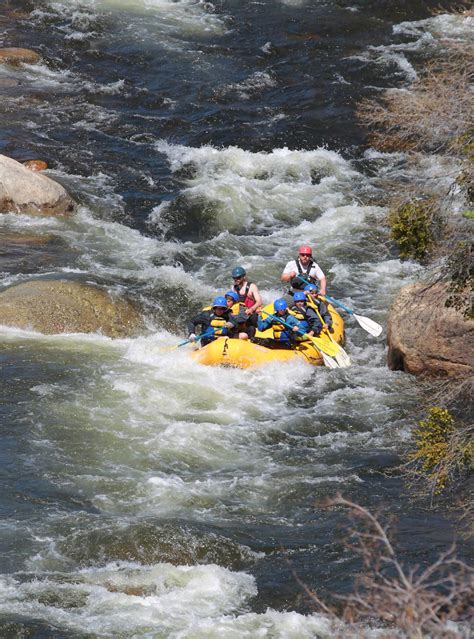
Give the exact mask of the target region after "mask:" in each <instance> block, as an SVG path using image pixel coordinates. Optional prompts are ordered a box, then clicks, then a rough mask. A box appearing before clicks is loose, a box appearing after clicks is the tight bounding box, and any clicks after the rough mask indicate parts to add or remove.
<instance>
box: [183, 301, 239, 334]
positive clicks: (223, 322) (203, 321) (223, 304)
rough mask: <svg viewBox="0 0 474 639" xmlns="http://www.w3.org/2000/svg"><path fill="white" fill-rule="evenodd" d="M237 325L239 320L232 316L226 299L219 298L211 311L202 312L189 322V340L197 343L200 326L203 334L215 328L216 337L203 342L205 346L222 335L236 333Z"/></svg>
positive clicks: (213, 303)
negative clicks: (197, 332)
mask: <svg viewBox="0 0 474 639" xmlns="http://www.w3.org/2000/svg"><path fill="white" fill-rule="evenodd" d="M237 323H238V322H237V319H236V318H235V317H234V315H232V313H231V310H230V308H228V307H227V301H226V299H225V297H223V296H218V297H216V298H215V299H214V301H213V302H212V306H211V308H210V309H207V310H203V311H201V312H200V313H198V314H197V315H196V316H195V317H193V319H192V320H191V321H190V322H189V324H188V332H189V337H188V339H189V340H190V341H191V342H195V341H196V339H197V336H196V330H197V327H198V326H200V327H201V332H202V333H205V332H206V331H207V330H208V329H209V328H213V329H214V331H215V332H214V335H212V336H209V337H206V338H204V339H203V340H201V341H202V345H203V346H204V345H206V344H209V342H212V341H213V340H215V339H216V337H219V336H220V335H230V331H234V330H235V329H236V328H237ZM246 337H247V336H246Z"/></svg>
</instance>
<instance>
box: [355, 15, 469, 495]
mask: <svg viewBox="0 0 474 639" xmlns="http://www.w3.org/2000/svg"><path fill="white" fill-rule="evenodd" d="M459 13H462V14H463V15H464V16H466V17H472V16H473V15H474V11H473V10H472V9H471V10H469V11H466V10H464V9H460V10H459ZM473 51H474V47H473V46H472V45H470V44H467V43H463V44H458V43H453V42H450V41H446V42H444V43H443V49H442V50H441V51H440V52H439V56H438V57H437V58H435V59H434V60H431V61H430V62H429V63H427V64H426V66H425V67H424V68H422V69H419V70H418V71H419V77H418V79H417V80H416V81H415V82H414V83H413V84H412V85H411V86H410V89H409V90H402V91H400V90H389V91H386V92H385V94H383V96H382V98H381V100H377V101H373V100H365V101H363V102H362V103H361V104H360V105H359V108H358V117H359V120H360V122H361V123H362V124H363V125H364V126H366V127H367V128H369V129H370V134H369V142H370V143H371V145H372V146H374V147H375V148H377V149H379V150H381V151H390V152H394V151H395V152H396V151H402V152H404V153H405V154H406V156H407V162H408V163H409V164H410V165H411V166H412V167H416V166H420V165H421V163H422V162H423V161H424V160H426V158H427V157H430V156H436V157H438V159H440V160H444V161H446V160H447V162H446V166H447V167H448V168H447V173H448V174H447V176H446V177H447V178H448V179H447V180H446V182H445V183H446V184H447V185H448V186H446V187H441V188H440V185H439V181H438V180H436V182H437V183H436V185H434V184H433V180H432V179H431V180H430V179H428V178H426V179H419V178H417V179H413V180H411V181H410V183H409V184H408V185H407V184H405V183H404V184H400V183H395V184H393V186H392V188H391V189H390V190H389V196H388V202H387V203H386V204H387V206H388V209H389V213H388V217H387V223H388V226H389V233H390V238H391V240H392V241H393V242H394V243H395V245H396V246H397V248H398V251H399V255H400V257H401V258H402V259H413V260H417V261H419V262H420V263H422V264H423V265H425V271H424V276H423V278H424V279H426V280H428V281H431V282H433V283H434V282H444V283H445V284H446V286H447V291H448V295H447V299H446V301H445V306H447V307H452V308H454V309H456V310H457V311H459V313H460V314H462V315H463V317H464V318H465V319H466V321H467V320H469V319H473V317H474V311H473V306H472V292H473V290H474V271H473V261H472V208H473V195H474V189H473V157H474V142H473V135H472V134H473V131H472V119H471V116H472V64H473V59H474V55H473ZM400 192H404V193H405V196H404V197H403V198H400V196H399V195H398V194H399V193H400ZM455 197H456V208H457V209H459V202H460V201H462V202H463V209H464V210H463V211H462V213H463V214H462V215H460V212H459V210H455V205H454V198H455ZM440 384H441V389H442V390H440V392H438V393H437V397H438V399H440V400H441V405H440V406H431V407H430V406H428V407H427V415H426V418H425V419H424V420H421V421H420V422H419V423H418V425H417V426H416V427H415V429H414V431H413V444H414V448H413V450H412V451H410V452H409V453H408V457H407V461H408V464H407V466H406V467H405V468H406V472H407V474H408V476H409V478H410V479H413V478H414V476H415V475H416V477H417V479H418V480H422V479H424V482H423V483H424V486H425V494H426V495H429V496H430V500H431V501H432V500H433V497H434V496H441V495H442V494H443V492H444V491H446V490H448V489H452V488H453V486H456V485H458V484H459V482H462V480H464V479H466V477H467V476H468V475H469V472H470V470H472V427H471V426H470V425H469V418H470V416H469V414H466V406H467V407H468V406H469V398H470V397H471V396H472V389H473V374H472V368H471V371H470V373H468V374H466V375H464V376H463V378H462V379H461V380H460V379H456V378H453V380H452V381H448V382H432V383H428V384H427V388H428V393H427V394H430V395H432V394H433V393H435V392H436V388H437V386H439V385H440ZM465 399H467V400H468V402H467V403H466V402H465V401H464V400H465ZM449 411H452V412H453V414H451V412H449ZM467 412H469V411H467ZM456 424H457V427H456Z"/></svg>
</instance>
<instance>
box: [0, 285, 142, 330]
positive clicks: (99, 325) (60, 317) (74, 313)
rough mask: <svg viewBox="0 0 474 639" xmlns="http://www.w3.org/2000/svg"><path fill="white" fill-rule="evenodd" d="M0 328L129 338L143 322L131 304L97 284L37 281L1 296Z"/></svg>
mask: <svg viewBox="0 0 474 639" xmlns="http://www.w3.org/2000/svg"><path fill="white" fill-rule="evenodd" d="M0 324H4V325H6V326H14V327H17V328H22V329H26V330H33V331H37V332H39V333H45V334H47V335H53V334H56V333H102V334H104V335H108V336H109V337H129V336H131V335H135V334H137V333H138V332H140V331H142V330H143V328H144V326H143V321H142V318H141V316H140V314H139V313H138V311H137V310H136V309H135V307H134V306H133V305H132V304H131V303H130V302H128V301H125V300H123V299H113V298H112V297H111V296H110V295H109V294H108V293H107V291H105V290H103V289H101V288H99V287H98V286H95V285H93V284H83V283H82V282H73V281H68V280H34V281H31V282H26V283H23V284H18V285H16V286H12V287H10V288H8V289H6V290H4V291H2V292H1V293H0Z"/></svg>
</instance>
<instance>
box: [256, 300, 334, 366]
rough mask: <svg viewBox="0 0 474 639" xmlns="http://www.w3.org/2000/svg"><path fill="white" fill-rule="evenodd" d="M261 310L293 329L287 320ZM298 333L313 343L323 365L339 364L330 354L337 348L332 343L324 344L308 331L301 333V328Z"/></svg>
mask: <svg viewBox="0 0 474 639" xmlns="http://www.w3.org/2000/svg"><path fill="white" fill-rule="evenodd" d="M261 312H262V313H265V315H268V317H271V318H272V319H273V320H275V321H276V322H279V323H280V324H283V326H286V327H287V328H289V329H291V330H293V328H294V326H291V324H288V322H285V320H284V319H282V318H281V317H277V316H276V315H272V314H271V313H269V312H268V311H264V310H263V309H262V311H261ZM298 333H299V334H300V335H302V337H306V338H307V339H309V340H310V341H311V342H313V344H314V345H315V346H316V348H317V349H318V351H319V352H320V353H321V356H322V358H323V362H324V365H325V366H327V367H328V368H339V364H338V363H337V362H336V360H335V359H333V357H332V355H335V354H336V353H337V350H336V349H335V348H334V345H333V344H330V345H329V344H326V343H324V341H323V340H322V339H320V338H318V337H312V336H311V335H308V333H303V331H302V330H298ZM337 346H338V345H337Z"/></svg>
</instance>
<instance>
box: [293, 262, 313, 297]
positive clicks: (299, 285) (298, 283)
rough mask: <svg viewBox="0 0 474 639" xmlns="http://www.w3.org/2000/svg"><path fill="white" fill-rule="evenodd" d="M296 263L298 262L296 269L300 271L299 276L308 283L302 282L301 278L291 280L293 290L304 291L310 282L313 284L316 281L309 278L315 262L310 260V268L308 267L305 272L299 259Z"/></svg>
mask: <svg viewBox="0 0 474 639" xmlns="http://www.w3.org/2000/svg"><path fill="white" fill-rule="evenodd" d="M295 262H296V268H297V269H298V274H299V275H302V276H303V277H304V279H305V280H306V282H303V280H300V278H299V277H294V278H293V279H292V280H291V288H292V289H294V290H297V291H302V290H303V289H304V287H305V286H306V284H307V283H308V282H309V283H310V284H312V283H313V282H314V281H315V280H314V277H310V276H309V274H310V272H311V269H312V268H313V266H314V262H313V260H309V262H308V266H307V267H306V269H305V270H303V268H302V266H301V264H300V261H299V259H298V258H297V259H296V260H295Z"/></svg>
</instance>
